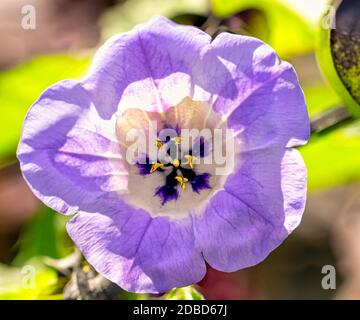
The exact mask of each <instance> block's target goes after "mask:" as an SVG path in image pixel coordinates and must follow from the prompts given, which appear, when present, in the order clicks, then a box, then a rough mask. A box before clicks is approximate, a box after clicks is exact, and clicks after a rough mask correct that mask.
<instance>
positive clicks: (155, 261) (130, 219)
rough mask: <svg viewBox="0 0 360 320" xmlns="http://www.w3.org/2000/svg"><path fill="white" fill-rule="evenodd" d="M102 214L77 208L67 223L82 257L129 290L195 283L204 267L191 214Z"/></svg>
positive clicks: (158, 290)
mask: <svg viewBox="0 0 360 320" xmlns="http://www.w3.org/2000/svg"><path fill="white" fill-rule="evenodd" d="M118 210H122V211H123V212H122V213H119V212H116V213H115V214H114V215H108V216H104V215H102V214H88V213H83V212H80V213H79V214H77V215H76V216H75V217H74V218H73V219H72V220H70V221H69V222H68V224H67V230H68V233H69V235H70V237H71V238H72V239H73V241H74V242H75V243H76V245H77V246H78V247H79V248H80V250H81V251H82V252H83V254H84V256H85V258H86V259H87V261H89V262H90V264H91V265H92V266H94V268H95V269H96V270H97V271H98V272H100V273H101V274H102V275H104V276H105V277H106V278H108V279H110V280H111V281H113V282H115V283H117V284H118V285H119V286H120V287H122V288H124V289H125V290H128V291H131V292H138V293H141V292H147V293H162V292H166V291H168V290H170V289H172V288H174V287H183V286H187V285H190V284H193V283H197V282H199V281H200V280H201V279H202V278H203V277H204V275H205V272H206V266H205V262H204V259H203V257H202V255H201V253H200V251H199V250H198V249H197V247H196V243H195V237H194V233H193V229H192V221H191V219H185V220H178V221H171V220H169V219H167V218H150V217H149V215H148V214H146V213H145V212H141V210H137V211H136V212H135V211H134V210H128V209H126V208H125V207H124V208H118Z"/></svg>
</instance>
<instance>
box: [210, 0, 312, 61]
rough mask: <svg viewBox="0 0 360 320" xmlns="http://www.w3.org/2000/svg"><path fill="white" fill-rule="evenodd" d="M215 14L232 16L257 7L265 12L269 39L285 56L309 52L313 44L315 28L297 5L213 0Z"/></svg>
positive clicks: (271, 0)
mask: <svg viewBox="0 0 360 320" xmlns="http://www.w3.org/2000/svg"><path fill="white" fill-rule="evenodd" d="M211 3H212V8H213V11H214V14H215V15H216V16H219V17H229V16H232V15H235V14H238V13H239V12H241V11H245V10H250V9H255V10H260V11H262V12H264V14H265V16H266V17H267V21H268V25H269V28H270V30H269V36H268V38H263V39H262V40H264V41H266V42H268V43H269V44H270V45H271V46H273V47H274V49H275V50H276V51H277V52H278V54H279V55H280V56H281V57H282V58H287V57H290V56H293V55H298V54H301V53H307V52H310V51H312V50H313V47H314V27H313V26H312V23H311V21H308V20H307V19H306V17H304V16H303V15H301V14H299V13H298V11H296V10H295V9H294V7H292V6H290V5H287V4H286V1H281V0H262V1H258V0H242V1H233V0H212V1H211Z"/></svg>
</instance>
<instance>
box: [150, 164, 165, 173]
mask: <svg viewBox="0 0 360 320" xmlns="http://www.w3.org/2000/svg"><path fill="white" fill-rule="evenodd" d="M163 166H164V165H163V164H162V163H159V162H153V163H152V166H151V169H150V173H153V172H154V171H156V170H157V169H159V168H161V167H163Z"/></svg>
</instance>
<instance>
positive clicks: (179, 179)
mask: <svg viewBox="0 0 360 320" xmlns="http://www.w3.org/2000/svg"><path fill="white" fill-rule="evenodd" d="M175 179H176V181H177V182H179V183H180V187H181V189H183V190H185V188H186V183H187V182H188V181H189V179H187V178H185V177H180V176H176V177H175Z"/></svg>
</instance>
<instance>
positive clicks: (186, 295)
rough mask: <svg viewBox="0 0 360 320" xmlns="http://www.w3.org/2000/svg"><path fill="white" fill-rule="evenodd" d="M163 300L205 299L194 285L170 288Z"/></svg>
mask: <svg viewBox="0 0 360 320" xmlns="http://www.w3.org/2000/svg"><path fill="white" fill-rule="evenodd" d="M164 299H165V300H205V299H204V297H203V295H202V294H201V293H199V292H198V291H197V290H196V289H195V288H194V286H189V287H184V288H175V289H172V290H170V291H169V292H168V293H167V294H166V295H165V297H164Z"/></svg>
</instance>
